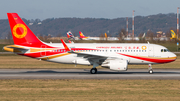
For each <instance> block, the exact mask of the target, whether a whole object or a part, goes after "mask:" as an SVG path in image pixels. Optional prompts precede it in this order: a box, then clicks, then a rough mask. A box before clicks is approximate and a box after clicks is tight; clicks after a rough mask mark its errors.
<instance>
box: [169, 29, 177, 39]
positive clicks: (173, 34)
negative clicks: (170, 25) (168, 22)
mask: <svg viewBox="0 0 180 101" xmlns="http://www.w3.org/2000/svg"><path fill="white" fill-rule="evenodd" d="M170 39H177V35H176V33H175V32H174V31H173V30H171V38H170Z"/></svg>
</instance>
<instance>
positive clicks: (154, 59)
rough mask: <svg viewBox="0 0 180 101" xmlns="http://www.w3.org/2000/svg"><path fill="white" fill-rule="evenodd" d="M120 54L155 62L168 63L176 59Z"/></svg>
mask: <svg viewBox="0 0 180 101" xmlns="http://www.w3.org/2000/svg"><path fill="white" fill-rule="evenodd" d="M118 54H120V55H123V56H127V57H131V58H135V59H139V60H144V61H149V62H154V63H168V62H172V61H175V60H176V59H163V58H162V59H156V58H153V57H150V58H148V57H140V56H133V55H127V54H122V53H118Z"/></svg>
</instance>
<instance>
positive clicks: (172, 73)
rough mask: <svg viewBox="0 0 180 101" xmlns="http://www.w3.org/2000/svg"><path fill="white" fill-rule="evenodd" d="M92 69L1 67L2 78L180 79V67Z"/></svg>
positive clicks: (0, 75)
mask: <svg viewBox="0 0 180 101" xmlns="http://www.w3.org/2000/svg"><path fill="white" fill-rule="evenodd" d="M89 71H90V69H0V79H178V80H180V69H153V71H154V73H153V74H149V73H148V69H129V70H128V71H124V72H117V71H111V70H109V69H98V72H97V74H90V72H89Z"/></svg>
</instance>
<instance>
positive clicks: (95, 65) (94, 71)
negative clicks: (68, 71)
mask: <svg viewBox="0 0 180 101" xmlns="http://www.w3.org/2000/svg"><path fill="white" fill-rule="evenodd" d="M97 66H99V64H98V63H97V62H93V68H92V69H91V70H90V73H91V74H96V73H97V69H96V67H97Z"/></svg>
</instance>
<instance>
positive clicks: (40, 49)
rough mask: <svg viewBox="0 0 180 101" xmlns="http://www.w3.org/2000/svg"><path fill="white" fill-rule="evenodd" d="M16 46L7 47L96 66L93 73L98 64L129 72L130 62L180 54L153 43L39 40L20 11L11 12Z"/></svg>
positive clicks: (148, 61)
mask: <svg viewBox="0 0 180 101" xmlns="http://www.w3.org/2000/svg"><path fill="white" fill-rule="evenodd" d="M7 16H8V20H9V24H10V28H11V32H12V36H13V41H14V45H8V46H4V47H3V49H4V50H6V51H10V52H14V53H16V54H18V55H22V56H27V57H31V58H35V59H39V60H44V61H49V62H56V63H65V64H80V65H92V69H91V70H90V73H91V74H96V73H97V69H96V67H97V66H102V67H105V68H109V69H110V70H116V71H127V69H128V65H131V64H146V65H149V68H148V69H149V73H150V74H152V73H153V69H152V65H153V64H163V63H169V62H173V61H175V60H176V58H177V56H176V55H175V54H174V53H172V52H170V51H169V50H168V49H167V48H166V47H164V46H161V45H157V44H150V43H74V44H71V43H65V42H64V41H63V40H62V39H61V42H62V43H59V44H57V43H51V44H50V43H45V42H42V41H41V40H39V39H38V38H37V37H36V36H35V34H34V33H33V32H32V31H31V30H30V29H29V27H28V26H27V25H26V24H25V23H24V22H23V20H22V19H21V18H20V17H19V16H18V14H17V13H7Z"/></svg>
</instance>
